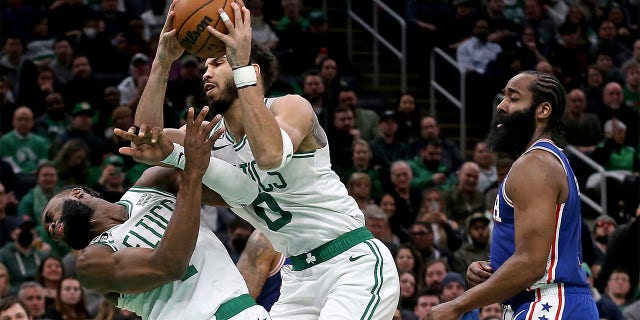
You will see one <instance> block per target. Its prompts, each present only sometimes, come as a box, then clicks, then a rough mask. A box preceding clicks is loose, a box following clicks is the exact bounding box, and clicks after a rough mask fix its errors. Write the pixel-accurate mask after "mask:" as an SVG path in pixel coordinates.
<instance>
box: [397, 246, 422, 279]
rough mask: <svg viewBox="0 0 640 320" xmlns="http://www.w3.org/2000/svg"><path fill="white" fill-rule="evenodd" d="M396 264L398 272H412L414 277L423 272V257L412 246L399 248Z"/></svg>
mask: <svg viewBox="0 0 640 320" xmlns="http://www.w3.org/2000/svg"><path fill="white" fill-rule="evenodd" d="M395 262H396V267H397V268H398V272H411V273H412V274H414V275H415V274H421V273H422V272H423V265H424V263H423V262H424V260H423V259H422V255H421V254H420V252H418V250H417V249H416V248H415V247H414V246H412V245H411V244H408V243H405V244H402V245H400V247H398V250H397V251H396V254H395Z"/></svg>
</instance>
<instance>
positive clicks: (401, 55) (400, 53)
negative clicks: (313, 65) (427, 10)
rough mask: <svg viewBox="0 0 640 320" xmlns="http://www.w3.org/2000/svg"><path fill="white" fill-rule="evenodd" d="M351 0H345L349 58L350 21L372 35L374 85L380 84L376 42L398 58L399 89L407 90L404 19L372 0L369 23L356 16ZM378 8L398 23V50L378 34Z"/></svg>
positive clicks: (350, 54)
mask: <svg viewBox="0 0 640 320" xmlns="http://www.w3.org/2000/svg"><path fill="white" fill-rule="evenodd" d="M351 1H352V0H347V16H348V19H347V50H348V53H349V59H350V60H351V61H353V26H352V21H355V22H357V23H358V24H360V26H361V27H362V28H364V29H365V30H367V31H368V32H369V33H370V34H371V35H372V36H373V50H372V55H373V84H374V86H376V87H377V86H379V85H380V65H379V63H378V56H379V48H378V43H382V44H383V45H384V46H385V47H387V49H389V50H390V51H391V52H392V53H393V54H394V55H395V56H396V57H398V60H400V76H401V90H402V92H406V91H407V24H406V22H405V21H404V19H403V18H402V17H401V16H399V15H398V14H397V13H396V12H395V11H393V9H391V8H389V7H388V6H387V5H386V4H385V3H384V2H382V1H381V0H372V5H371V8H372V11H373V18H372V23H373V26H371V25H369V24H368V23H367V22H366V21H364V20H363V19H362V18H361V17H360V16H358V15H357V14H356V13H355V12H354V11H353V10H352V7H351ZM360 1H362V0H360ZM378 9H383V10H384V11H386V13H388V14H389V16H391V17H392V18H393V19H394V20H396V21H397V22H398V23H399V24H400V49H399V50H398V49H397V48H396V47H395V46H394V45H392V44H391V43H390V42H389V41H387V40H386V39H385V38H384V37H383V36H382V35H380V33H379V32H378V31H379V25H378Z"/></svg>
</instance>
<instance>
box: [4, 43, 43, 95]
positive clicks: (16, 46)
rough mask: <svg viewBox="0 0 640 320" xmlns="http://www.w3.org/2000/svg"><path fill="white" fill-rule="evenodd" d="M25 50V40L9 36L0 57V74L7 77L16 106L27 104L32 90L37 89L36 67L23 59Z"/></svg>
mask: <svg viewBox="0 0 640 320" xmlns="http://www.w3.org/2000/svg"><path fill="white" fill-rule="evenodd" d="M25 49H26V43H25V40H24V39H23V38H20V37H18V36H15V35H11V36H9V37H8V38H7V40H6V41H5V42H4V48H3V50H2V52H3V55H2V56H0V74H1V75H3V76H5V77H7V80H8V81H9V82H8V83H9V84H11V87H12V89H13V90H12V91H13V95H14V97H15V101H16V102H17V103H18V104H25V103H29V98H30V95H31V94H32V92H33V91H32V90H34V89H35V88H36V87H37V84H36V75H37V73H38V66H36V64H35V63H33V62H32V61H31V60H28V59H27V58H26V57H25V55H24V53H25Z"/></svg>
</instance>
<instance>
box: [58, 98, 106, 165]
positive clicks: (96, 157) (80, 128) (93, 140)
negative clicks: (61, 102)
mask: <svg viewBox="0 0 640 320" xmlns="http://www.w3.org/2000/svg"><path fill="white" fill-rule="evenodd" d="M94 111H95V109H94V108H93V105H91V104H89V103H87V102H85V101H83V102H78V103H76V105H75V106H74V107H73V109H72V110H71V125H70V127H69V128H68V129H67V130H66V131H65V132H64V133H63V134H62V137H61V139H60V140H59V141H56V142H55V146H53V147H54V148H56V149H55V150H59V149H60V146H61V145H63V144H64V143H66V142H68V141H70V140H72V139H80V140H82V141H84V143H85V144H86V145H87V147H88V148H89V153H88V154H87V156H88V159H89V161H90V163H91V164H98V163H102V156H103V154H104V153H105V150H104V149H103V148H102V147H103V138H101V137H100V136H98V135H96V134H95V133H94V131H93V123H94V120H93V117H94V115H95V113H94ZM58 173H59V174H60V173H61V172H58Z"/></svg>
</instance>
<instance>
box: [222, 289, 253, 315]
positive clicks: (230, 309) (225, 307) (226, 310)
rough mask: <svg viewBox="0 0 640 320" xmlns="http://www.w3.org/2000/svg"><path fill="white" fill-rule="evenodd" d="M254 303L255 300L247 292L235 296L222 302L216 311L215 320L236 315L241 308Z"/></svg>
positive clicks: (243, 308) (248, 306)
mask: <svg viewBox="0 0 640 320" xmlns="http://www.w3.org/2000/svg"><path fill="white" fill-rule="evenodd" d="M255 305H256V301H255V300H253V298H252V297H251V296H250V295H249V294H243V295H241V296H237V297H235V298H233V299H231V300H229V301H227V302H225V303H223V304H222V305H221V306H220V307H219V308H218V311H216V319H217V320H227V319H231V318H233V317H234V316H236V315H237V314H238V313H240V312H242V311H243V310H245V309H247V308H250V307H252V306H255Z"/></svg>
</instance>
